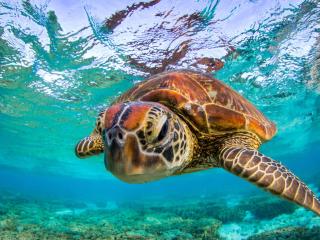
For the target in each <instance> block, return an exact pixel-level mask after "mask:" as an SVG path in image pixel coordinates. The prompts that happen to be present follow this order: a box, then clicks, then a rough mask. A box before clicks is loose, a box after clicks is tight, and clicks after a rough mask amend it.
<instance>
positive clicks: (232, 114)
mask: <svg viewBox="0 0 320 240" xmlns="http://www.w3.org/2000/svg"><path fill="white" fill-rule="evenodd" d="M205 111H206V113H207V116H208V126H209V129H210V130H211V131H213V132H215V131H232V130H237V129H244V128H245V125H246V118H245V116H244V115H243V114H241V113H239V112H236V111H233V110H230V109H228V108H225V107H222V106H219V105H216V104H208V105H206V106H205Z"/></svg>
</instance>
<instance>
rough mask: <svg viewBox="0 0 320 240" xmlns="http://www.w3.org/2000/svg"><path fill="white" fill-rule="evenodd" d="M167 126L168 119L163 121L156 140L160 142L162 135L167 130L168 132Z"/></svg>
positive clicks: (164, 134) (163, 135)
mask: <svg viewBox="0 0 320 240" xmlns="http://www.w3.org/2000/svg"><path fill="white" fill-rule="evenodd" d="M168 127H169V121H168V119H167V120H166V121H165V122H164V123H163V125H162V127H161V130H160V132H159V135H158V137H157V140H158V141H159V142H160V141H162V140H163V139H164V137H165V136H166V134H167V132H168Z"/></svg>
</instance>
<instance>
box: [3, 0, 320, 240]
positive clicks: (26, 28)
mask: <svg viewBox="0 0 320 240" xmlns="http://www.w3.org/2000/svg"><path fill="white" fill-rule="evenodd" d="M319 19H320V3H319V1H317V0H314V1H302V0H292V1H284V0H283V1H280V0H279V1H276V0H271V1H262V0H254V1H253V0H240V1H235V0H234V1H232V0H227V1H219V0H217V1H214V0H206V1H205V0H197V1H196V0H194V1H191V0H190V1H182V0H181V1H169V0H152V1H144V2H143V1H141V2H139V1H98V0H96V1H77V0H56V1H53V0H52V1H49V0H46V1H13V0H10V1H9V0H7V1H4V0H0V134H1V135H0V136H1V138H0V239H37V238H38V239H47V238H48V239H280V237H283V238H284V237H286V236H289V239H319V238H320V218H319V217H317V216H316V215H315V214H313V213H312V212H310V211H308V210H305V209H303V208H301V207H298V206H296V205H294V204H292V203H289V202H287V201H285V200H282V199H280V198H277V197H275V196H272V195H270V194H269V193H265V192H263V191H261V190H260V189H257V188H256V187H255V186H252V185H251V184H249V183H247V182H245V181H244V180H242V179H240V178H238V177H235V176H233V175H231V174H229V173H227V172H225V171H223V170H221V169H212V170H207V171H203V172H199V173H193V174H187V175H182V176H179V177H171V178H167V179H163V180H160V181H157V182H152V183H148V184H140V185H134V184H127V183H123V182H120V180H118V179H116V178H115V177H113V176H112V175H111V174H110V173H108V172H107V171H106V170H105V167H104V163H103V156H102V155H100V156H96V157H92V158H90V159H86V160H79V159H77V158H76V156H75V155H74V146H75V144H76V143H77V141H78V140H79V139H81V138H82V137H84V136H86V135H88V133H90V132H91V131H92V129H93V126H94V122H95V119H96V116H97V114H98V113H99V111H100V110H102V109H104V108H106V107H108V106H109V105H110V103H111V102H112V101H113V100H114V99H115V98H116V97H117V96H119V95H120V94H121V93H123V92H125V91H126V90H128V89H130V88H131V87H132V86H133V85H134V84H136V83H138V82H139V81H141V80H143V79H146V78H147V77H149V76H151V75H152V74H155V73H159V72H162V71H165V70H172V69H182V68H184V69H185V68H188V69H192V70H198V71H203V72H207V73H209V74H211V75H213V76H215V77H216V78H218V79H220V80H221V81H223V82H225V83H227V84H228V85H230V86H231V87H232V88H234V89H236V90H237V91H238V92H239V93H240V94H242V95H243V96H245V97H246V98H247V99H249V100H250V101H251V102H252V103H254V105H255V106H257V108H258V109H260V110H261V111H262V112H263V113H264V114H265V115H266V116H267V117H268V118H270V119H271V120H272V121H274V122H275V123H276V125H277V127H278V133H277V135H276V136H275V137H274V138H273V139H272V140H271V141H270V142H267V143H265V144H264V145H263V146H262V147H261V152H263V153H264V154H266V155H268V156H270V157H272V158H273V159H276V160H278V161H280V162H282V163H284V164H285V165H286V166H288V167H289V168H290V169H291V170H292V171H294V172H295V173H296V174H297V175H298V176H299V177H301V178H302V179H303V180H304V181H305V182H306V183H307V184H308V185H309V186H310V187H311V188H312V189H313V190H314V191H315V192H316V193H317V194H318V196H320V191H319V189H320V177H319V174H320V157H319V149H320V147H319V144H320V97H319V96H320V95H319V94H320V22H319Z"/></svg>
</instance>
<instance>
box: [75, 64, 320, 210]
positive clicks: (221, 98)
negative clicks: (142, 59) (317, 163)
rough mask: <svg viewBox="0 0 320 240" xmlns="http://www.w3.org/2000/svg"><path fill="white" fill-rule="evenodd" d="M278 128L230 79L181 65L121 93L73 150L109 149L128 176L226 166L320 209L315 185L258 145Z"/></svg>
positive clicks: (117, 171)
mask: <svg viewBox="0 0 320 240" xmlns="http://www.w3.org/2000/svg"><path fill="white" fill-rule="evenodd" d="M275 133H276V126H275V125H274V123H272V122H271V121H269V120H268V119H267V118H266V117H265V116H264V115H263V114H262V113H261V112H260V111H259V110H257V109H256V108H255V107H254V106H253V105H252V104H251V103H249V102H248V101H247V100H246V99H245V98H244V97H242V96H241V95H240V94H238V93H237V92H235V91H234V90H232V89H231V88H230V87H228V86H227V85H225V84H224V83H222V82H220V81H219V80H217V79H214V78H212V77H211V76H210V75H206V74H202V73H198V72H194V71H188V70H181V71H171V72H165V73H161V74H157V75H154V76H152V77H151V78H149V79H148V80H146V81H144V82H141V83H140V84H138V85H136V86H135V87H133V88H132V89H130V90H129V91H127V92H126V93H124V94H123V95H122V96H120V97H119V98H118V99H117V100H116V101H115V102H114V103H113V104H112V105H111V106H110V107H109V108H107V109H106V110H105V111H103V112H101V113H100V114H99V117H98V119H97V122H96V127H95V129H94V131H93V132H92V133H91V135H90V136H88V137H86V138H84V139H82V140H81V141H80V142H79V143H78V144H77V146H76V148H75V151H76V155H77V156H78V157H80V158H84V157H88V156H92V155H96V154H99V153H102V152H105V158H104V161H105V165H106V168H107V169H108V170H109V171H111V173H112V174H114V175H115V176H116V177H118V178H120V179H121V180H123V181H126V182H129V183H143V182H148V181H152V180H156V179H160V178H163V177H166V176H171V175H179V174H184V173H189V172H194V171H199V170H203V169H208V168H214V167H221V168H224V169H225V170H227V171H229V172H231V173H233V174H235V175H237V176H240V177H242V178H245V179H247V180H248V181H250V182H252V183H254V184H256V185H258V186H259V187H262V188H264V189H266V190H269V191H270V192H272V193H274V194H277V195H280V196H282V197H284V198H286V199H288V200H291V201H293V202H295V203H297V204H300V205H302V206H304V207H306V208H309V209H311V210H312V211H314V212H315V213H317V214H319V215H320V202H319V200H318V199H317V198H316V197H315V195H314V193H313V192H312V191H311V190H310V189H309V188H308V187H307V186H306V185H305V184H304V183H303V182H302V181H301V180H300V179H299V178H297V177H296V176H295V175H294V174H293V173H292V172H290V171H289V170H288V169H287V168H286V167H284V166H283V165H282V164H281V163H279V162H276V161H274V160H272V159H271V158H269V157H267V156H265V155H263V154H262V153H260V152H259V151H258V150H257V149H258V148H259V146H260V145H261V143H263V142H265V141H267V140H270V139H271V138H272V137H273V136H274V135H275Z"/></svg>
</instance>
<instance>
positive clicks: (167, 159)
mask: <svg viewBox="0 0 320 240" xmlns="http://www.w3.org/2000/svg"><path fill="white" fill-rule="evenodd" d="M105 116H106V117H105V129H104V130H103V132H102V136H103V141H104V146H105V165H106V168H107V169H108V170H109V171H111V172H112V173H113V174H114V175H115V176H116V177H118V178H120V179H121V180H123V181H126V182H130V183H143V182H148V181H152V180H157V179H160V178H163V177H166V176H169V175H172V174H174V173H175V172H176V171H177V170H179V169H181V168H182V167H183V166H185V165H186V163H188V162H189V159H190V158H191V153H192V141H190V140H191V139H189V138H190V137H191V133H190V130H189V128H188V127H187V125H186V124H185V122H184V121H182V120H181V119H180V118H179V117H178V116H177V115H176V114H175V113H173V112H172V111H171V110H170V109H168V108H167V107H165V106H163V105H161V104H158V103H153V102H130V103H122V104H116V105H113V106H111V107H110V108H109V109H108V110H107V111H106V113H105Z"/></svg>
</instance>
